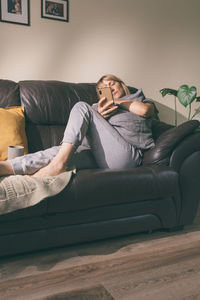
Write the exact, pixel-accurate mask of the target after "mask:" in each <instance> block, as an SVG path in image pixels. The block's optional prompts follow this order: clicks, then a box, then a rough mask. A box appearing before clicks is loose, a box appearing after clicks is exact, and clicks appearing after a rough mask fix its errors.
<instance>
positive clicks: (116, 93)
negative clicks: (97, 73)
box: [101, 80, 124, 99]
mask: <svg viewBox="0 0 200 300" xmlns="http://www.w3.org/2000/svg"><path fill="white" fill-rule="evenodd" d="M101 87H110V88H111V92H112V95H113V99H118V98H120V97H123V96H124V90H123V88H122V86H121V84H120V82H118V81H114V80H103V82H102V85H101Z"/></svg>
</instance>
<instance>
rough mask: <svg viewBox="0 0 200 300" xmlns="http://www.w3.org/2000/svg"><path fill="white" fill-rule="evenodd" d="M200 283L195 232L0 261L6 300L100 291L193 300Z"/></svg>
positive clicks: (1, 293)
mask: <svg viewBox="0 0 200 300" xmlns="http://www.w3.org/2000/svg"><path fill="white" fill-rule="evenodd" d="M199 282H200V231H199V229H198V230H195V229H194V228H192V230H185V231H183V232H179V233H165V232H162V233H159V232H157V233H155V234H152V235H144V234H141V235H134V236H129V237H124V238H119V239H113V240H107V241H99V242H94V243H88V244H84V245H77V246H72V247H67V248H63V249H57V250H54V251H46V252H41V253H35V254H29V255H25V256H18V257H13V258H5V259H1V260H0V299H3V300H4V299H5V300H10V299H12V300H13V299H15V300H18V299H19V300H23V299H29V300H33V299H48V297H53V295H54V296H55V295H57V296H55V297H60V299H62V297H64V296H65V297H68V296H69V295H71V296H70V297H72V296H73V297H74V299H76V297H78V296H77V295H79V297H83V298H84V297H86V296H84V295H87V294H88V297H89V296H90V295H94V293H97V294H98V289H99V295H100V297H101V298H102V297H103V294H104V297H108V299H109V297H110V299H112V298H113V299H116V300H117V299H120V300H121V299H134V300H135V299H148V300H149V299H150V300H151V299H160V298H159V297H160V296H162V298H161V299H166V300H168V299H185V300H189V299H198V298H195V297H198V294H199V295H200V289H199V286H200V284H199ZM179 287H180V288H179ZM173 293H174V294H175V296H174V294H173ZM80 295H82V296H80ZM106 295H107V296H106ZM163 295H165V297H166V298H163ZM133 296H134V298H133ZM45 297H46V298H45ZM170 297H171V298H170ZM172 297H173V298H172ZM174 297H180V298H174ZM183 297H185V298H183ZM190 297H191V298H190ZM192 297H193V298H192ZM49 299H50V298H49ZM52 299H53V298H52ZM55 299H59V298H55ZM66 299H67V298H66ZM72 299H73V298H72ZM80 299H81V298H80ZM84 299H87V298H84ZM88 299H90V298H88ZM99 299H100V298H99ZM102 299H103V298H102Z"/></svg>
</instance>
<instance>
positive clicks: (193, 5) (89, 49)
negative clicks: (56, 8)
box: [0, 0, 200, 121]
mask: <svg viewBox="0 0 200 300" xmlns="http://www.w3.org/2000/svg"><path fill="white" fill-rule="evenodd" d="M69 2H70V3H69V4H70V22H69V23H65V22H59V21H53V20H48V19H43V18H41V17H40V16H41V1H40V0H30V3H31V26H30V27H28V26H22V25H14V24H7V23H0V41H1V46H0V53H1V55H0V78H6V79H12V80H15V81H19V80H25V79H56V80H63V81H72V82H73V81H74V82H83V81H84V82H94V81H96V80H97V79H98V78H99V77H100V76H101V75H103V74H104V73H114V74H116V75H118V76H120V77H121V78H123V79H124V80H125V81H126V83H128V84H130V85H133V86H136V87H138V88H139V87H142V88H143V90H144V92H145V94H146V96H148V97H151V98H153V99H155V100H156V101H157V102H159V103H161V104H158V107H159V108H160V110H161V118H163V119H167V120H169V121H172V119H173V115H172V114H171V112H170V110H163V109H162V108H163V107H162V104H164V105H167V106H169V107H173V98H172V97H168V98H164V99H163V98H162V97H161V95H160V93H159V90H160V89H161V88H163V87H171V88H174V89H177V88H178V87H179V85H181V84H184V83H187V84H189V85H196V86H197V87H198V88H199V89H198V91H199V95H200V86H198V85H199V70H200V59H199V53H200V34H199V28H200V18H199V11H200V1H199V0H69ZM178 110H179V111H180V112H181V113H183V114H186V111H185V109H183V107H181V106H180V105H179V106H178Z"/></svg>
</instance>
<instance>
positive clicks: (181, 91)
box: [160, 84, 200, 126]
mask: <svg viewBox="0 0 200 300" xmlns="http://www.w3.org/2000/svg"><path fill="white" fill-rule="evenodd" d="M160 93H161V94H162V96H163V97H165V96H166V95H173V96H174V112H175V115H174V119H175V126H177V98H178V100H179V102H180V103H181V104H182V105H183V106H184V107H185V108H186V107H188V108H189V109H188V120H192V119H193V118H194V117H195V116H197V115H198V114H199V113H200V106H199V107H198V108H196V109H195V110H194V113H193V114H192V109H191V107H192V103H193V102H200V96H198V97H197V89H196V87H195V86H191V87H189V86H188V85H187V84H184V85H181V86H180V87H179V88H178V90H174V89H170V88H163V89H162V90H160Z"/></svg>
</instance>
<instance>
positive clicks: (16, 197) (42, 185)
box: [0, 171, 74, 215]
mask: <svg viewBox="0 0 200 300" xmlns="http://www.w3.org/2000/svg"><path fill="white" fill-rule="evenodd" d="M73 172H74V171H66V172H64V173H62V174H60V175H58V176H51V177H45V178H36V177H30V176H23V175H12V176H6V177H0V215H1V214H6V213H9V212H12V211H14V210H19V209H22V208H26V207H29V206H33V205H35V204H37V203H39V202H40V201H42V200H43V199H45V198H47V197H51V196H54V195H56V194H58V193H60V192H61V191H62V190H63V189H64V188H65V187H66V186H67V184H68V183H69V181H70V178H71V176H72V173H73Z"/></svg>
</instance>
